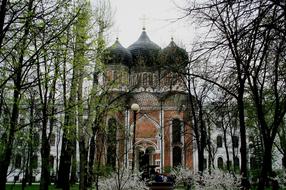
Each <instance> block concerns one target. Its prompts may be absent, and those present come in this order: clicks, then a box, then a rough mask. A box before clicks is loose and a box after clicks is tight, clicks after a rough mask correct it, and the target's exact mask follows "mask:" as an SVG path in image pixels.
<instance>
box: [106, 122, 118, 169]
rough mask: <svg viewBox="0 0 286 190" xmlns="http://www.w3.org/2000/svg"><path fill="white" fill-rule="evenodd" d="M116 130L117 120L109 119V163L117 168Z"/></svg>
mask: <svg viewBox="0 0 286 190" xmlns="http://www.w3.org/2000/svg"><path fill="white" fill-rule="evenodd" d="M116 131H117V122H116V120H115V119H114V118H111V119H109V120H108V129H107V165H109V166H111V167H112V168H115V166H116V144H117V142H116Z"/></svg>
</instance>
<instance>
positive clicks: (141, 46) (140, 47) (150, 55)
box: [128, 28, 161, 66]
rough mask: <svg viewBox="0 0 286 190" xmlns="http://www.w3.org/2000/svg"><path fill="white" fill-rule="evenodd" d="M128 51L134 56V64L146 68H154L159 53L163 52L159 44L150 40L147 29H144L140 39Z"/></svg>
mask: <svg viewBox="0 0 286 190" xmlns="http://www.w3.org/2000/svg"><path fill="white" fill-rule="evenodd" d="M128 49H129V50H130V52H131V54H132V57H133V62H134V64H136V65H146V66H152V65H154V64H156V63H157V61H158V55H159V51H160V50H161V48H160V47H159V46H158V45H157V44H155V43H154V42H152V41H151V40H150V39H149V37H148V35H147V33H146V31H145V28H143V31H142V33H141V35H140V37H139V39H138V40H137V41H136V42H135V43H133V44H132V45H131V46H129V47H128Z"/></svg>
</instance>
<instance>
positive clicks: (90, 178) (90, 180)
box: [87, 132, 95, 187]
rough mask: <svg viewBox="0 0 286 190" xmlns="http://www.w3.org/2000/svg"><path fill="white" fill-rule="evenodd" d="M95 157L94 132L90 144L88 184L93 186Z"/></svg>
mask: <svg viewBox="0 0 286 190" xmlns="http://www.w3.org/2000/svg"><path fill="white" fill-rule="evenodd" d="M94 158H95V132H93V134H92V137H91V139H90V145H89V162H88V179H87V186H88V187H91V186H92V183H93V180H94V173H93V166H94Z"/></svg>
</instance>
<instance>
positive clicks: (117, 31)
mask: <svg viewBox="0 0 286 190" xmlns="http://www.w3.org/2000/svg"><path fill="white" fill-rule="evenodd" d="M120 32H121V30H120V29H119V27H117V28H116V30H115V34H116V39H117V40H118V37H119V35H120Z"/></svg>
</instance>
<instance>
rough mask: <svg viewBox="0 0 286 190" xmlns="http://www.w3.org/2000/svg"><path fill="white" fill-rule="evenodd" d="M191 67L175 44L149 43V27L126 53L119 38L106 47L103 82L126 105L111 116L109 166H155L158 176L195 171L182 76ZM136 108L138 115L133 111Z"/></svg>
mask: <svg viewBox="0 0 286 190" xmlns="http://www.w3.org/2000/svg"><path fill="white" fill-rule="evenodd" d="M187 64H188V54H187V52H186V51H185V50H184V49H182V48H180V47H178V46H177V45H176V44H175V42H174V41H173V39H172V40H171V42H170V44H169V45H168V46H167V47H166V48H163V49H161V48H160V47H159V46H158V45H156V44H155V43H154V42H152V41H151V40H150V39H149V37H148V35H147V32H146V30H145V28H143V31H142V33H141V35H140V37H139V39H138V40H137V41H136V42H135V43H133V44H132V45H130V46H129V47H128V48H124V47H123V46H122V45H121V44H120V42H119V41H118V39H117V40H116V42H115V43H114V44H113V45H112V46H111V47H109V48H107V59H106V60H105V65H106V73H105V76H104V80H103V83H104V84H105V85H107V84H109V85H110V84H111V83H113V84H114V86H113V87H111V89H110V90H109V93H110V95H112V96H115V95H121V96H122V98H121V100H122V102H124V104H125V105H126V107H125V110H124V111H121V112H118V113H115V114H110V115H108V117H107V121H106V123H107V128H108V130H107V131H109V133H108V134H107V137H106V138H105V139H106V141H105V142H106V146H104V147H105V148H104V149H105V150H104V151H105V152H106V155H105V159H104V160H105V163H106V164H107V165H111V166H113V167H115V166H116V165H123V166H125V167H128V168H130V169H131V168H133V167H134V169H138V170H140V171H143V170H145V169H148V168H151V167H152V168H155V169H156V170H157V171H159V170H160V172H165V171H168V169H170V168H174V167H178V166H180V165H181V166H184V167H188V168H192V136H191V134H192V129H191V125H190V118H189V116H188V114H187V113H188V111H187V109H188V108H187V105H188V96H187V94H186V85H185V80H184V78H182V77H181V74H179V73H180V72H184V71H185V69H186V66H187ZM133 104H137V106H139V111H135V110H132V109H131V106H132V105H133ZM118 126H121V127H120V129H119V127H118ZM114 128H116V130H115V129H114ZM112 139H113V141H112ZM115 139H116V141H114V140H115ZM112 142H116V143H112ZM99 146H100V145H98V148H100V147H99Z"/></svg>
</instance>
